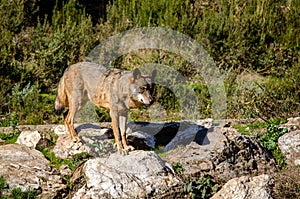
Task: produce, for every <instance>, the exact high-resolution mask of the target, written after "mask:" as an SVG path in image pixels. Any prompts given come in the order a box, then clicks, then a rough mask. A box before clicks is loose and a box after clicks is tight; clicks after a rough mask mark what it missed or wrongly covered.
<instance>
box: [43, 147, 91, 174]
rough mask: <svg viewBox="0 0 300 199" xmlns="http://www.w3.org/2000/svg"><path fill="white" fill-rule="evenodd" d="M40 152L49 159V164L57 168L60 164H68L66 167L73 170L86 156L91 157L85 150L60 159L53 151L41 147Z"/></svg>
mask: <svg viewBox="0 0 300 199" xmlns="http://www.w3.org/2000/svg"><path fill="white" fill-rule="evenodd" d="M41 152H42V153H43V155H44V156H45V157H46V158H47V159H48V160H49V161H50V165H52V166H53V167H55V168H56V169H59V168H60V167H61V166H62V165H64V164H65V165H68V167H69V168H70V169H71V170H72V171H74V170H75V169H76V168H77V166H78V165H80V164H81V163H82V162H84V161H86V160H87V159H88V158H90V157H91V155H89V154H88V153H87V152H82V153H78V154H75V155H73V156H72V157H71V158H68V159H61V158H58V157H56V156H55V154H54V152H51V151H49V150H48V149H42V150H41Z"/></svg>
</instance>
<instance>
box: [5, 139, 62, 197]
mask: <svg viewBox="0 0 300 199" xmlns="http://www.w3.org/2000/svg"><path fill="white" fill-rule="evenodd" d="M0 176H2V177H3V178H4V179H5V180H6V182H7V184H8V185H9V189H5V190H3V192H4V193H3V194H4V195H5V194H7V193H10V192H11V190H12V189H14V188H20V189H21V190H22V191H28V190H36V191H37V192H38V193H39V192H41V190H42V191H43V193H42V194H41V196H43V197H44V198H53V196H55V195H56V194H57V193H58V192H59V191H60V190H61V189H63V188H65V187H66V186H65V185H64V184H63V183H62V178H61V177H60V176H59V175H56V174H55V172H54V171H53V170H52V168H51V167H50V165H49V161H48V160H47V159H46V158H45V157H44V155H43V154H42V153H41V152H39V151H37V150H35V149H30V148H29V147H27V146H24V145H19V144H8V145H2V146H0Z"/></svg>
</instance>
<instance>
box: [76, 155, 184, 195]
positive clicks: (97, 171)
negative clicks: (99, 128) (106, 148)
mask: <svg viewBox="0 0 300 199" xmlns="http://www.w3.org/2000/svg"><path fill="white" fill-rule="evenodd" d="M79 171H80V173H81V174H80V175H78V174H77V175H76V174H74V176H77V179H78V178H79V177H78V176H82V175H83V176H84V180H81V181H84V182H86V183H84V184H83V185H82V187H80V188H79V189H78V191H77V192H76V193H75V194H74V195H73V197H72V198H73V199H77V198H78V199H84V198H95V199H96V198H145V197H152V196H160V195H163V194H165V193H166V192H169V190H170V189H171V188H172V187H174V186H177V185H178V184H179V183H180V180H179V179H177V178H175V177H174V176H173V175H172V172H171V169H170V168H168V167H167V166H166V165H165V163H164V162H163V161H162V160H161V159H160V158H159V157H158V156H157V155H156V154H155V153H154V152H151V151H132V152H130V153H129V155H126V156H122V155H119V154H117V153H114V154H111V155H110V156H109V157H107V158H96V159H90V160H88V161H87V162H86V163H85V164H84V165H83V167H82V169H81V170H79ZM72 180H73V181H76V179H72ZM174 194H176V193H175V192H174Z"/></svg>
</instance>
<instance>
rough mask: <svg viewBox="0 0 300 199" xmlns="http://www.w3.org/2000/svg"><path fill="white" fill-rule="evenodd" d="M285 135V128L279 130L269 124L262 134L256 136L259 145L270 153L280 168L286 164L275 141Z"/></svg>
mask: <svg viewBox="0 0 300 199" xmlns="http://www.w3.org/2000/svg"><path fill="white" fill-rule="evenodd" d="M285 133H287V129H286V128H280V127H279V126H277V125H274V124H270V125H269V126H268V128H267V131H266V132H265V133H264V134H262V135H258V138H259V140H260V142H261V144H262V145H263V146H264V147H265V148H266V149H268V150H269V151H270V152H271V153H272V155H273V156H274V158H275V160H276V162H277V164H278V165H279V167H280V168H283V167H285V166H286V163H285V158H284V155H283V154H282V152H281V151H280V148H279V146H278V144H277V141H278V138H279V137H280V136H282V135H284V134H285Z"/></svg>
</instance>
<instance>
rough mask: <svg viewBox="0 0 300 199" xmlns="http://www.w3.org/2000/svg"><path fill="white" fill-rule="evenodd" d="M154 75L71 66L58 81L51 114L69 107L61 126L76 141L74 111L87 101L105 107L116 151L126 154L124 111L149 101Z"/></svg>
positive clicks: (77, 138)
mask: <svg viewBox="0 0 300 199" xmlns="http://www.w3.org/2000/svg"><path fill="white" fill-rule="evenodd" d="M155 75H156V71H153V72H152V74H151V76H142V75H141V73H140V71H139V70H138V69H135V70H134V71H133V72H131V71H123V70H119V69H107V68H105V67H103V66H100V65H97V64H94V63H90V62H81V63H77V64H74V65H71V66H69V67H68V68H67V69H66V71H65V73H64V75H63V76H62V78H61V80H60V82H59V85H58V89H57V96H56V98H55V103H54V110H55V113H57V114H60V113H61V112H62V110H63V109H64V108H65V107H68V108H69V110H68V114H67V116H66V117H65V122H64V123H65V128H66V131H67V132H68V133H70V135H71V137H72V138H73V140H76V141H79V140H80V139H79V137H78V135H77V134H76V132H75V129H74V117H75V114H76V112H78V111H79V110H80V109H81V108H82V107H83V106H84V105H85V104H86V102H87V101H91V102H93V103H94V104H95V105H96V106H98V107H99V108H105V109H109V110H110V116H111V120H112V129H113V132H114V137H115V140H116V144H117V147H118V150H119V151H120V152H121V153H127V152H128V150H132V149H133V147H132V146H129V145H128V144H127V139H126V133H125V130H126V123H127V114H128V110H129V109H134V108H137V107H139V106H141V105H143V104H144V105H150V104H151V103H152V101H153V99H152V96H151V94H150V93H151V92H150V89H151V85H152V82H153V78H154V77H155Z"/></svg>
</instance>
